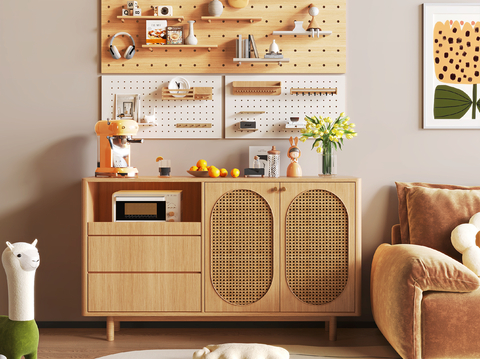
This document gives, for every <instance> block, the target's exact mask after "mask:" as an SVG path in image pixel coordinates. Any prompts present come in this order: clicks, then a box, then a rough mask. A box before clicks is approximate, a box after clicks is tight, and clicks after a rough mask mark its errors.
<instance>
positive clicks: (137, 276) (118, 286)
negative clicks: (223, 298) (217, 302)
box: [88, 273, 201, 312]
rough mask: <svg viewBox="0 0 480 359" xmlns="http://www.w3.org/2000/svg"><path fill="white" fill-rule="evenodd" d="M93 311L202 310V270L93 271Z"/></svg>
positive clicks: (90, 300)
mask: <svg viewBox="0 0 480 359" xmlns="http://www.w3.org/2000/svg"><path fill="white" fill-rule="evenodd" d="M88 311H89V312H199V311H201V275H200V274H199V273H133V274H126V273H91V274H89V275H88Z"/></svg>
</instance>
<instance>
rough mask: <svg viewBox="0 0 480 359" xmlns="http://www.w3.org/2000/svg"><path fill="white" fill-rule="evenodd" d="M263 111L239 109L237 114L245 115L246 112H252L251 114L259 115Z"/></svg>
mask: <svg viewBox="0 0 480 359" xmlns="http://www.w3.org/2000/svg"><path fill="white" fill-rule="evenodd" d="M263 113H265V111H240V112H237V114H239V115H247V114H252V115H261V114H263Z"/></svg>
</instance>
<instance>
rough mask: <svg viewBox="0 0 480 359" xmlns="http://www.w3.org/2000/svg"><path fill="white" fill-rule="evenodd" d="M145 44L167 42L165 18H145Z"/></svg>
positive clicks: (163, 43) (162, 43)
mask: <svg viewBox="0 0 480 359" xmlns="http://www.w3.org/2000/svg"><path fill="white" fill-rule="evenodd" d="M146 27H147V44H161V45H165V44H166V43H167V20H147V23H146Z"/></svg>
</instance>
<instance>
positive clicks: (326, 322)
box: [325, 320, 329, 332]
mask: <svg viewBox="0 0 480 359" xmlns="http://www.w3.org/2000/svg"><path fill="white" fill-rule="evenodd" d="M328 326H329V323H328V320H326V321H325V331H326V332H328Z"/></svg>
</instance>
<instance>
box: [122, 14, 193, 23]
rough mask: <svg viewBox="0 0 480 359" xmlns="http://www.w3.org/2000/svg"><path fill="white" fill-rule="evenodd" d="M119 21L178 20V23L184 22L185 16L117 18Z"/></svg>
mask: <svg viewBox="0 0 480 359" xmlns="http://www.w3.org/2000/svg"><path fill="white" fill-rule="evenodd" d="M117 19H120V20H122V22H125V20H177V21H178V22H182V21H183V19H185V17H184V16H154V15H149V16H117Z"/></svg>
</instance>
